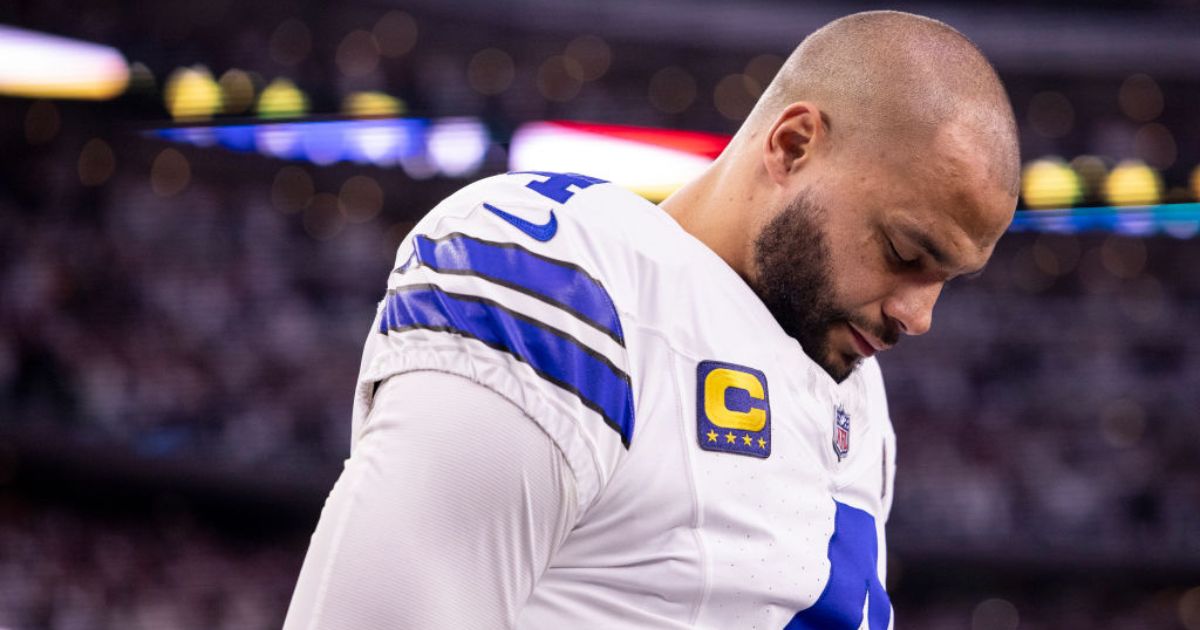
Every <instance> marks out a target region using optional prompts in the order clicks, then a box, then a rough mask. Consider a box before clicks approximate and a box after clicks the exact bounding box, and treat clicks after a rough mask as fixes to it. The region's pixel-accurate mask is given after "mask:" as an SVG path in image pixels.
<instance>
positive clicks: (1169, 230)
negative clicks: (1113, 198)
mask: <svg viewBox="0 0 1200 630" xmlns="http://www.w3.org/2000/svg"><path fill="white" fill-rule="evenodd" d="M1009 231H1011V232H1055V233H1060V234H1073V233H1077V232H1115V233H1117V234H1128V235H1131V236H1147V235H1151V234H1167V235H1169V236H1174V237H1176V238H1191V237H1193V236H1195V235H1196V234H1197V233H1200V203H1175V204H1163V205H1154V206H1142V207H1115V206H1104V207H1098V208H1059V209H1055V210H1031V211H1021V212H1017V214H1016V217H1014V218H1013V222H1012V225H1011V226H1010V227H1009Z"/></svg>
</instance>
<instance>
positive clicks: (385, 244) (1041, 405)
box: [0, 175, 1200, 561]
mask: <svg viewBox="0 0 1200 630" xmlns="http://www.w3.org/2000/svg"><path fill="white" fill-rule="evenodd" d="M261 179H264V180H266V179H268V178H265V177H264V178H261ZM256 181H257V180H256V179H255V178H254V177H244V178H241V179H235V180H234V181H232V182H231V181H226V182H223V184H222V186H215V185H213V184H212V183H210V182H206V181H203V180H199V179H197V180H194V181H193V182H192V183H191V184H190V185H189V187H188V188H187V190H185V191H184V192H182V193H180V194H178V195H176V196H174V197H172V198H171V199H170V200H169V202H164V200H163V199H161V198H159V197H157V196H155V193H153V192H152V191H151V185H150V183H149V182H147V181H146V180H145V178H142V177H135V176H132V175H118V176H117V178H116V179H115V180H114V182H113V183H112V184H111V185H109V186H106V187H104V188H103V189H101V190H100V191H97V192H96V193H95V194H92V195H90V196H87V197H85V198H84V199H83V201H82V202H81V203H80V204H78V205H74V206H63V207H57V208H38V209H35V210H27V209H22V208H20V207H16V206H11V205H10V206H6V207H4V208H3V211H2V212H0V252H2V253H0V261H2V265H0V293H2V294H3V295H4V296H5V299H4V300H0V406H2V407H3V408H4V409H6V410H7V413H6V414H5V417H4V418H3V425H0V428H3V427H8V428H13V427H30V426H49V427H55V428H59V429H61V430H62V432H63V433H62V434H63V436H64V437H65V438H68V439H70V440H75V441H80V440H96V441H99V442H101V443H115V444H118V445H122V446H125V447H127V448H128V449H129V450H130V451H132V452H133V453H136V454H137V455H139V456H145V457H171V456H177V455H197V454H198V455H200V456H202V457H207V456H213V457H216V458H218V459H216V460H214V461H217V462H219V464H218V465H220V466H229V467H237V466H242V467H249V468H251V469H253V468H255V467H269V466H271V465H279V464H282V463H288V464H292V465H295V464H298V463H299V464H301V465H304V464H308V463H312V464H314V465H324V466H326V467H330V466H334V465H336V462H338V461H340V459H341V458H342V457H344V456H345V454H346V452H347V444H348V416H349V407H350V396H351V392H352V388H353V381H354V377H355V374H356V373H357V364H358V359H359V353H360V348H361V344H362V340H363V339H364V337H365V335H366V334H367V329H368V328H369V325H370V322H371V319H372V317H373V314H374V307H375V304H376V300H377V299H378V298H379V297H380V295H381V291H382V289H383V287H384V286H385V279H386V274H387V271H388V270H389V269H390V265H391V263H392V256H391V253H390V251H389V247H390V246H391V245H394V243H392V242H391V241H390V240H389V239H392V238H395V234H390V233H389V231H388V229H387V228H386V227H385V225H386V223H385V218H378V219H376V220H373V221H369V222H366V223H361V224H347V225H346V226H345V227H344V228H343V229H342V230H341V231H340V232H339V233H338V234H337V235H336V236H333V237H331V238H328V239H326V240H318V239H316V238H313V237H312V236H311V235H310V234H309V233H308V232H306V231H305V230H304V228H303V226H302V225H301V224H302V223H303V221H302V220H301V219H300V217H299V216H297V215H289V214H284V213H281V212H279V211H278V210H277V209H275V208H274V207H273V206H272V203H271V199H270V197H271V195H270V185H269V184H266V183H265V182H261V183H259V184H255V182H256ZM7 203H11V202H6V201H4V200H0V204H7ZM421 212H423V209H422V208H408V207H400V208H398V209H391V210H389V215H390V219H388V220H395V219H397V218H400V219H411V218H415V217H416V216H419V214H420V213H421ZM397 214H400V215H401V216H399V217H397V216H396V215H397ZM400 225H401V226H403V225H404V224H403V223H401V224H400ZM1198 265H1200V248H1197V247H1196V245H1195V242H1194V241H1190V240H1177V239H1173V238H1169V237H1154V238H1133V237H1123V236H1115V235H1083V236H1070V235H1030V234H1014V235H1010V236H1009V237H1007V238H1006V239H1005V240H1004V241H1003V242H1002V244H1001V246H1000V248H999V251H998V252H997V253H996V256H995V258H994V259H993V262H992V263H991V265H990V266H989V268H988V270H987V271H986V272H985V274H984V275H983V276H982V277H980V278H978V279H976V280H973V281H963V282H961V283H959V284H957V285H952V286H951V287H950V288H948V289H947V291H946V294H945V295H944V296H943V299H942V301H941V303H940V304H939V306H938V310H937V311H936V312H935V321H936V326H935V328H934V332H933V333H931V334H930V335H928V336H927V337H925V338H921V339H908V340H905V341H904V342H903V343H901V344H900V346H899V347H898V348H897V349H896V350H894V351H893V352H891V353H889V355H888V356H885V357H883V358H882V362H883V366H884V370H885V374H886V375H887V377H888V384H889V391H890V396H889V398H890V402H891V406H892V415H893V417H894V422H895V424H896V428H897V433H898V435H899V455H898V458H899V466H900V468H899V477H898V482H897V500H896V507H895V515H896V516H895V518H894V519H893V521H892V523H891V528H892V531H893V539H894V540H895V541H897V543H898V544H901V545H903V544H905V542H906V541H907V542H911V543H912V544H914V545H918V544H921V545H923V544H926V543H930V544H934V543H936V544H948V543H950V542H954V543H955V544H962V545H967V546H970V547H973V548H974V547H981V546H982V547H985V548H986V547H988V546H993V547H994V546H1001V547H1007V546H1008V545H1011V544H1012V541H1014V540H1019V541H1020V543H1019V545H1018V547H1019V549H1023V550H1042V549H1055V550H1058V551H1064V549H1065V550H1070V549H1071V547H1072V545H1074V546H1076V547H1080V550H1081V551H1085V550H1092V551H1095V550H1097V549H1104V550H1106V552H1108V553H1115V554H1118V555H1121V554H1123V555H1126V556H1134V555H1139V556H1141V555H1147V554H1148V556H1149V557H1154V558H1159V557H1161V558H1167V559H1170V558H1174V559H1176V560H1178V559H1179V558H1190V559H1192V560H1193V561H1195V560H1198V559H1200V469H1198V467H1200V464H1198V462H1200V457H1197V455H1198V454H1200V453H1198V452H1197V451H1198V450H1200V423H1198V422H1196V420H1197V411H1196V408H1195V400H1196V398H1195V392H1196V391H1200V352H1198V351H1197V350H1200V348H1198V347H1197V346H1198V345H1200V343H1198V342H1197V341H1196V338H1195V337H1194V336H1192V335H1190V334H1189V329H1188V327H1189V324H1190V323H1193V322H1196V321H1200V299H1198V298H1200V281H1198V280H1197V279H1196V278H1195V277H1192V276H1189V275H1187V274H1186V271H1187V270H1189V269H1196V268H1198ZM106 441H107V442H106Z"/></svg>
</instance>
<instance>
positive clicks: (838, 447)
mask: <svg viewBox="0 0 1200 630" xmlns="http://www.w3.org/2000/svg"><path fill="white" fill-rule="evenodd" d="M833 424H834V428H833V452H834V453H835V454H836V455H837V458H838V461H839V462H840V461H842V458H843V457H845V456H846V453H849V452H850V414H848V413H846V409H845V407H842V406H841V405H838V406H837V409H836V410H835V414H834V419H833Z"/></svg>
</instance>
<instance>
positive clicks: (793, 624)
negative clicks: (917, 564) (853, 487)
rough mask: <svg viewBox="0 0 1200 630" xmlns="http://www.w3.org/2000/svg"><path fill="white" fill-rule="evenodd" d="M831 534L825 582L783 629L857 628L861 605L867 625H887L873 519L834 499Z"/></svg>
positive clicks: (888, 606) (883, 628)
mask: <svg viewBox="0 0 1200 630" xmlns="http://www.w3.org/2000/svg"><path fill="white" fill-rule="evenodd" d="M834 503H835V504H836V505H837V514H836V515H835V516H834V525H833V537H832V538H831V539H830V540H829V583H827V584H826V585H825V590H824V591H822V592H821V597H820V598H818V599H817V603H815V604H813V605H812V607H810V608H807V609H805V610H802V611H800V612H798V613H796V615H795V616H794V617H792V620H791V621H790V622H788V625H787V626H785V627H784V630H857V628H858V627H859V626H860V625H862V616H863V604H864V603H866V604H867V619H868V624H867V627H869V628H870V629H871V630H887V627H888V621H889V620H890V619H891V613H892V603H891V601H890V600H888V596H887V591H885V590H883V584H881V583H880V582H879V571H878V570H877V564H876V563H877V561H878V559H879V545H878V541H877V539H876V537H875V519H874V518H873V517H872V516H871V515H870V514H868V513H867V512H864V511H862V510H860V509H857V508H852V507H850V506H848V505H846V504H844V503H838V502H836V501H835V502H834Z"/></svg>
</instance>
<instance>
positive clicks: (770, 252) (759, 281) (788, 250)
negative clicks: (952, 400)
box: [750, 192, 897, 383]
mask: <svg viewBox="0 0 1200 630" xmlns="http://www.w3.org/2000/svg"><path fill="white" fill-rule="evenodd" d="M826 214H827V211H826V209H825V208H824V207H822V206H821V205H820V204H818V203H817V202H816V201H815V200H814V199H813V198H812V195H811V194H810V193H807V192H804V193H801V194H799V195H797V196H796V198H795V199H793V200H792V202H791V203H789V204H788V206H787V207H786V208H784V210H783V211H782V212H780V213H779V215H778V216H776V217H775V218H773V219H771V221H770V222H769V223H768V224H767V225H766V227H764V228H763V230H762V232H760V233H759V235H758V237H757V238H756V239H755V241H754V263H755V267H756V269H755V272H756V274H755V276H754V278H753V279H752V281H751V282H750V286H751V288H752V289H753V290H754V292H755V293H757V294H758V297H759V299H761V300H762V302H763V304H764V305H766V307H767V310H769V311H770V312H771V314H772V315H773V316H774V317H775V320H776V321H778V322H779V325H780V326H781V327H782V328H783V331H784V332H786V333H787V334H788V335H789V336H791V337H792V338H794V339H795V340H796V341H798V342H799V343H800V347H801V348H803V349H804V352H805V354H807V355H808V356H809V358H811V359H812V360H813V361H815V362H816V363H817V365H820V366H821V368H822V369H824V370H825V371H826V372H827V373H828V374H829V376H831V377H833V380H834V381H836V382H838V383H840V382H842V381H844V380H846V378H847V377H849V376H850V374H852V373H853V372H854V370H855V368H857V367H858V365H859V363H861V362H862V357H861V356H859V355H858V354H857V353H846V352H842V351H838V350H834V349H833V347H832V343H831V340H830V333H831V332H832V330H833V328H834V327H835V326H838V325H845V324H848V323H849V322H852V321H853V322H854V324H855V325H856V326H859V327H860V328H862V329H863V330H867V331H875V330H877V329H878V328H879V327H878V326H876V325H872V324H870V323H868V322H863V321H862V320H861V319H860V318H857V317H855V316H854V315H853V314H851V313H849V312H848V311H846V310H843V309H842V308H839V307H838V305H837V303H836V302H835V295H834V286H833V263H832V261H831V257H830V249H829V243H828V239H827V238H826V235H825V231H824V229H823V228H822V227H821V226H822V224H823V223H824V217H825V216H826ZM896 336H897V335H895V334H887V335H879V337H880V338H882V339H889V340H890V339H895V337H896Z"/></svg>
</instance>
